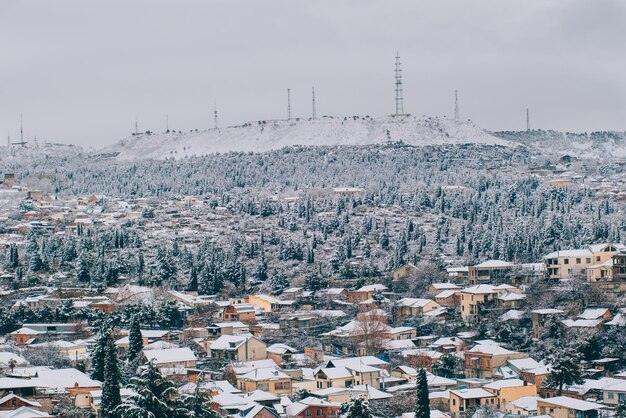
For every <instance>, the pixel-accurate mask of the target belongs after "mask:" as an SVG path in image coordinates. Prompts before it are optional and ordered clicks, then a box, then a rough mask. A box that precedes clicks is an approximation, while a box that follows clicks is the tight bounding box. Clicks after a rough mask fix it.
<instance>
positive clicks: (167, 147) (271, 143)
mask: <svg viewBox="0 0 626 418" xmlns="http://www.w3.org/2000/svg"><path fill="white" fill-rule="evenodd" d="M389 141H391V142H397V141H403V142H405V143H407V144H410V145H416V146H420V145H434V144H461V143H479V144H490V145H505V146H507V145H513V144H514V143H513V142H511V141H509V140H506V139H502V138H496V137H494V136H493V135H491V134H489V133H487V132H486V131H485V130H483V129H481V128H479V127H477V126H475V125H474V124H473V123H472V122H469V121H462V122H455V121H454V120H450V119H446V118H416V117H413V116H402V117H386V118H382V119H372V118H369V117H347V118H336V117H324V118H322V119H316V120H304V119H299V120H298V119H293V120H288V121H287V120H272V121H260V122H250V123H246V124H244V125H241V126H234V127H228V128H222V129H217V130H215V129H212V130H206V131H197V132H196V131H194V132H187V133H174V132H171V133H160V134H155V133H152V134H139V135H133V136H131V137H129V138H125V139H123V140H122V141H120V142H119V143H117V144H115V145H113V146H111V147H108V148H105V149H103V150H102V151H101V153H102V154H104V155H117V159H118V160H122V161H124V160H137V159H149V158H153V159H163V158H168V157H170V158H182V157H185V156H188V155H205V154H211V153H218V152H228V151H244V152H249V151H252V152H264V151H270V150H275V149H280V148H283V147H287V146H294V145H303V146H329V145H368V144H377V143H383V142H389Z"/></svg>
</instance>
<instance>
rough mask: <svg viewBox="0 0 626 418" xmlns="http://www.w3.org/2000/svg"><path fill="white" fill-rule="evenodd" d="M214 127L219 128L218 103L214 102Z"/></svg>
mask: <svg viewBox="0 0 626 418" xmlns="http://www.w3.org/2000/svg"><path fill="white" fill-rule="evenodd" d="M213 127H214V128H215V129H216V130H217V103H214V104H213Z"/></svg>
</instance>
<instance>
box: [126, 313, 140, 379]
mask: <svg viewBox="0 0 626 418" xmlns="http://www.w3.org/2000/svg"><path fill="white" fill-rule="evenodd" d="M141 350H143V337H142V336H141V329H140V327H139V318H138V316H137V315H134V316H133V317H132V319H131V320H130V329H129V331H128V355H127V360H128V363H129V364H133V365H135V368H136V366H137V365H138V361H139V357H140V356H141Z"/></svg>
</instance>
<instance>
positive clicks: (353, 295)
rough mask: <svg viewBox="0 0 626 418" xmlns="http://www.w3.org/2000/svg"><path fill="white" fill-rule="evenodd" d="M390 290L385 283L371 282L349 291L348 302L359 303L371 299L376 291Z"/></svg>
mask: <svg viewBox="0 0 626 418" xmlns="http://www.w3.org/2000/svg"><path fill="white" fill-rule="evenodd" d="M387 290H389V289H388V288H387V286H385V285H383V284H370V285H366V286H362V287H360V288H359V289H357V290H352V291H350V292H348V302H350V303H358V302H363V301H366V300H368V299H370V298H371V297H372V296H373V295H374V294H375V293H382V292H385V291H387Z"/></svg>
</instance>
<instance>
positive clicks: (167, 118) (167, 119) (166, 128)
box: [165, 113, 170, 132]
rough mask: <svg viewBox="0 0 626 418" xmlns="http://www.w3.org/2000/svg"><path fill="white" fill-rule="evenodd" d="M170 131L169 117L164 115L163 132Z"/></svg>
mask: <svg viewBox="0 0 626 418" xmlns="http://www.w3.org/2000/svg"><path fill="white" fill-rule="evenodd" d="M169 131H170V115H168V114H167V113H166V114H165V132H169Z"/></svg>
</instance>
